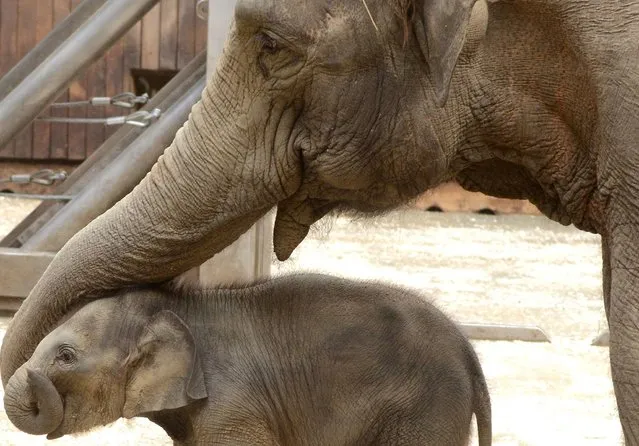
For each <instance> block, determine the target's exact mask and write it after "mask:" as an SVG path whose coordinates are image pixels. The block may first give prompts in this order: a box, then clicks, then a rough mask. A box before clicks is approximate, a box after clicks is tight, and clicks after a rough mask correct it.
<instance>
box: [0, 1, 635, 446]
mask: <svg viewBox="0 0 639 446" xmlns="http://www.w3.org/2000/svg"><path fill="white" fill-rule="evenodd" d="M473 4H474V0H413V1H411V0H366V1H365V2H364V1H362V0H344V1H339V2H334V1H332V0H314V1H306V0H277V1H275V0H238V3H237V8H236V11H235V21H234V23H233V25H232V29H231V30H230V34H229V36H228V40H227V43H226V46H225V50H224V54H223V55H222V56H221V58H220V59H219V60H218V63H217V72H216V73H215V75H214V76H213V77H212V79H211V80H210V83H209V84H208V86H207V88H206V90H205V91H204V93H203V95H202V100H201V102H200V103H199V104H198V105H196V106H195V107H194V108H193V112H192V114H191V116H190V118H189V121H188V122H187V123H186V124H185V126H184V127H183V128H182V129H181V130H180V131H179V132H178V134H177V136H176V138H175V141H174V142H173V144H172V145H171V146H170V148H168V149H167V150H166V152H165V153H164V155H163V156H162V157H161V158H160V159H159V161H158V163H157V164H156V165H155V166H154V168H153V169H152V171H151V173H150V174H149V175H148V176H147V177H146V178H145V179H144V180H143V181H142V182H141V183H140V184H139V185H138V186H137V187H136V188H135V190H134V191H132V193H131V194H129V195H128V196H127V197H126V198H124V199H123V200H121V201H120V202H119V203H118V204H117V205H115V206H114V207H113V208H112V209H110V210H109V211H108V212H106V213H105V214H103V215H102V216H101V217H100V218H98V219H96V220H95V221H94V222H92V223H91V224H90V225H88V226H87V227H86V228H85V229H84V230H83V231H81V232H79V233H78V234H77V235H76V236H75V237H74V238H73V239H72V240H70V241H69V243H68V244H67V245H66V246H65V247H64V248H63V249H62V250H61V251H60V252H59V254H58V255H57V256H56V258H55V259H54V261H53V262H52V263H51V265H50V267H49V268H48V270H47V272H46V273H45V274H44V276H43V277H42V279H41V280H40V281H39V283H38V284H37V286H36V287H35V288H34V289H33V291H32V292H31V295H30V296H29V297H28V299H27V300H26V302H25V303H24V305H23V306H22V308H20V311H19V312H18V313H17V315H16V318H15V321H14V323H13V325H12V326H11V327H10V329H9V331H8V333H7V336H6V338H5V342H4V345H3V347H2V380H3V382H4V383H6V382H7V380H8V379H9V378H10V377H11V376H12V375H13V373H14V372H15V371H16V370H17V368H18V367H20V366H21V365H22V363H23V362H24V361H26V360H27V359H28V358H29V357H30V356H31V354H32V353H33V350H34V348H35V347H36V345H38V343H39V342H40V340H41V339H42V338H43V337H44V336H45V335H46V334H47V333H48V332H49V331H50V330H51V329H52V328H53V327H54V326H55V324H56V323H57V322H58V321H59V320H60V318H61V317H62V316H63V315H64V314H65V313H67V312H68V311H69V309H70V308H71V307H72V306H73V305H75V304H76V303H77V302H78V300H79V299H80V298H82V297H94V298H95V297H100V296H104V295H105V294H106V293H108V291H109V290H115V289H118V288H120V287H122V286H126V285H131V284H137V283H143V282H145V281H150V282H156V281H161V280H164V279H167V278H170V277H174V276H175V275H178V274H180V273H182V272H184V271H186V270H188V269H189V268H191V267H193V266H196V265H198V264H199V263H201V262H202V261H204V260H206V259H207V258H209V257H210V256H212V255H213V254H214V253H216V252H219V251H220V250H222V249H223V248H224V247H226V246H227V245H229V244H230V243H232V242H233V241H234V240H235V239H236V238H237V237H238V236H239V235H240V234H241V233H243V232H245V231H246V230H247V229H248V228H249V227H250V226H251V225H252V223H253V222H255V221H256V220H257V219H258V218H260V217H261V216H262V215H263V214H264V213H265V212H266V211H267V210H268V209H270V208H271V207H273V206H277V218H276V222H275V228H274V249H275V252H276V254H277V256H278V258H279V259H281V260H283V259H286V258H288V257H289V255H290V254H291V252H292V251H293V250H294V249H295V247H296V246H297V245H298V244H299V243H300V242H301V241H302V240H303V239H304V237H305V235H306V234H307V231H308V229H309V226H310V225H311V224H313V223H314V222H315V221H317V220H318V219H320V218H321V217H322V216H323V215H325V214H326V213H328V212H330V211H332V210H335V209H339V208H342V209H352V210H357V211H360V212H364V213H369V212H374V211H380V210H386V209H391V208H394V207H396V206H398V205H400V204H402V203H405V202H407V201H408V200H410V199H412V198H414V197H416V196H417V195H418V194H420V193H422V192H424V191H426V190H428V189H430V188H432V187H434V186H436V185H438V184H440V183H442V182H443V181H446V180H450V179H456V180H458V181H459V182H460V183H461V184H462V185H463V186H464V187H466V188H467V189H470V190H478V191H482V192H486V193H488V194H491V195H495V196H498V197H506V198H528V199H530V200H531V201H532V202H533V203H535V204H536V205H537V206H538V207H539V208H540V209H541V210H542V211H543V212H544V213H545V214H546V215H547V216H548V217H550V218H552V219H554V220H556V221H559V222H561V223H563V224H571V223H572V224H574V225H575V226H576V227H578V228H581V229H583V230H586V231H592V232H596V233H599V234H601V236H602V241H603V263H604V270H603V277H604V283H603V290H604V302H605V308H606V313H607V316H608V321H609V325H610V361H611V368H612V378H613V381H614V388H615V393H616V396H617V402H618V407H619V415H620V419H621V423H622V426H623V431H624V435H625V439H626V444H628V445H639V294H638V293H639V150H638V146H639V1H638V0H624V1H602V0H536V1H531V0H503V1H494V2H490V3H488V4H486V3H483V2H481V1H480V2H479V3H477V5H476V6H477V7H476V8H475V9H474V10H473V9H472V6H473ZM365 5H367V6H368V9H369V10H370V16H371V17H372V19H371V17H369V14H368V12H367V10H366V6H365ZM471 12H473V14H472V18H471Z"/></svg>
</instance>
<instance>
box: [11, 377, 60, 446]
mask: <svg viewBox="0 0 639 446" xmlns="http://www.w3.org/2000/svg"><path fill="white" fill-rule="evenodd" d="M4 407H5V410H6V412H7V416H8V417H9V420H11V422H12V423H13V424H14V425H15V426H16V427H17V428H18V429H20V430H21V431H23V432H26V433H28V434H32V435H44V434H48V433H50V432H53V431H54V430H55V429H56V428H57V427H58V426H59V425H60V423H62V418H63V416H64V410H63V404H62V398H61V397H60V394H59V393H58V391H57V390H56V388H55V387H54V385H53V383H52V382H51V380H50V379H49V378H47V377H46V376H44V375H43V374H42V373H40V372H38V371H35V370H31V369H26V368H25V367H21V368H20V369H18V370H17V371H16V373H15V374H14V375H13V376H12V377H11V379H10V380H9V382H8V383H7V388H6V389H5V395H4Z"/></svg>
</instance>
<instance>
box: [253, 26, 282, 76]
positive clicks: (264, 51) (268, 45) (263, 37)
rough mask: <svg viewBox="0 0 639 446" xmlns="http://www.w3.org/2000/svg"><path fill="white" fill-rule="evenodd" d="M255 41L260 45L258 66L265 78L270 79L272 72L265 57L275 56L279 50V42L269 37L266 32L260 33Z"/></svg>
mask: <svg viewBox="0 0 639 446" xmlns="http://www.w3.org/2000/svg"><path fill="white" fill-rule="evenodd" d="M255 40H256V41H257V43H258V45H259V53H258V55H257V66H258V67H259V69H260V71H261V72H262V75H263V76H264V77H265V78H268V77H269V75H270V71H269V69H268V66H267V64H266V62H265V61H264V57H265V56H266V55H270V54H275V53H276V52H277V50H278V49H279V48H278V46H277V40H275V39H274V38H273V37H271V36H269V35H268V34H266V33H264V32H259V33H257V35H256V36H255Z"/></svg>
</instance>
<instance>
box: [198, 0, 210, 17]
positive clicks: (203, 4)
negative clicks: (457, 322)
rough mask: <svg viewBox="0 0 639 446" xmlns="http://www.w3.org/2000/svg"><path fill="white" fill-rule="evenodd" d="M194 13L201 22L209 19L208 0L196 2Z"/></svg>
mask: <svg viewBox="0 0 639 446" xmlns="http://www.w3.org/2000/svg"><path fill="white" fill-rule="evenodd" d="M195 13H196V14H197V16H198V17H199V18H201V19H202V20H206V19H208V18H209V0H198V2H197V4H196V5H195Z"/></svg>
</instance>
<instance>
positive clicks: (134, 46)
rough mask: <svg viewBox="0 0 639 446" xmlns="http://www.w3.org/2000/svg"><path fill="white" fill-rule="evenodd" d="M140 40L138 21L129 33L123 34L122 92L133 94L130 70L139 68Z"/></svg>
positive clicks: (140, 27) (140, 24) (140, 55)
mask: <svg viewBox="0 0 639 446" xmlns="http://www.w3.org/2000/svg"><path fill="white" fill-rule="evenodd" d="M141 38H142V22H141V21H139V22H138V23H136V24H135V26H133V27H132V28H131V29H130V30H129V32H127V33H126V34H125V36H124V37H123V39H122V41H123V49H122V51H123V55H122V59H123V61H122V62H123V65H122V76H123V79H122V87H123V89H124V91H130V92H135V88H134V86H133V76H131V68H140V60H141V57H142V48H141V42H142V41H141Z"/></svg>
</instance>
